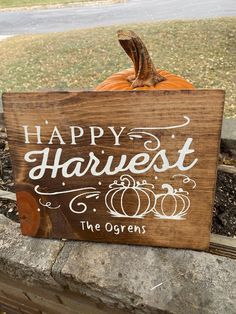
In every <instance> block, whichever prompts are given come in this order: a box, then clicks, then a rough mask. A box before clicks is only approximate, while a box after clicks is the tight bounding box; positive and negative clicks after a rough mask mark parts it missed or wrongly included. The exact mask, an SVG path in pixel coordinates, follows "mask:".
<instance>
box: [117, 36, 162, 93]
mask: <svg viewBox="0 0 236 314" xmlns="http://www.w3.org/2000/svg"><path fill="white" fill-rule="evenodd" d="M117 36H118V40H119V43H120V45H121V46H122V48H123V49H124V50H125V52H126V53H127V55H128V56H129V57H130V59H131V60H132V62H133V64H134V70H135V76H134V77H130V78H128V80H129V81H130V82H132V88H136V87H142V86H155V85H156V84H157V83H159V82H161V81H164V80H165V78H164V77H163V76H161V75H160V74H158V73H157V71H156V68H155V66H154V64H153V62H152V59H151V57H150V55H149V53H148V51H147V48H146V46H145V45H144V43H143V42H142V40H141V39H140V38H139V36H138V35H136V34H135V33H134V32H133V31H123V30H119V31H118V32H117Z"/></svg>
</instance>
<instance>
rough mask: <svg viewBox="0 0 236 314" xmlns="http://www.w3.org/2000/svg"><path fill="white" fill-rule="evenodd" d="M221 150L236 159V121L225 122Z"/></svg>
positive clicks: (227, 120)
mask: <svg viewBox="0 0 236 314" xmlns="http://www.w3.org/2000/svg"><path fill="white" fill-rule="evenodd" d="M221 149H222V150H223V151H225V152H226V153H230V154H231V155H232V156H235V157H236V119H224V120H223V126H222V132H221Z"/></svg>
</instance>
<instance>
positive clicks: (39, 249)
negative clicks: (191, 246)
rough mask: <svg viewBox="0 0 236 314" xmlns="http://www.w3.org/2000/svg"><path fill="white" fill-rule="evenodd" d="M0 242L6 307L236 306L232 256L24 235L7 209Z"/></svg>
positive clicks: (0, 292) (233, 309)
mask: <svg viewBox="0 0 236 314" xmlns="http://www.w3.org/2000/svg"><path fill="white" fill-rule="evenodd" d="M0 244H1V250H0V282H1V283H0V303H1V304H3V309H5V310H6V309H7V308H9V307H11V312H9V313H24V314H26V313H32V314H34V313H49V314H50V313H52V314H57V313H58V314H60V313H68V314H70V313H72V314H73V313H77V314H93V313H94V314H96V313H97V314H101V313H114V314H115V313H137V314H144V313H155V314H158V313H172V314H175V313H176V314H189V313H191V314H198V313H199V314H200V313H201V314H208V313H209V314H210V313H212V314H223V313H224V314H233V313H236V302H235V300H236V272H235V270H236V261H235V260H233V259H230V258H226V257H221V256H217V255H212V254H209V253H205V252H197V251H191V250H175V249H164V248H152V247H144V246H134V245H132V246H129V245H112V244H98V243H88V242H79V241H77V242H73V241H59V240H47V239H42V240H41V239H36V238H30V237H24V236H22V235H21V234H20V229H19V224H17V223H14V222H12V221H11V220H9V219H7V218H6V217H4V216H3V215H0ZM4 306H5V307H4ZM19 308H20V309H21V312H19ZM36 309H37V311H36ZM14 311H15V312H14ZM17 311H18V312H17ZM27 311H28V312H27ZM34 311H35V312H34Z"/></svg>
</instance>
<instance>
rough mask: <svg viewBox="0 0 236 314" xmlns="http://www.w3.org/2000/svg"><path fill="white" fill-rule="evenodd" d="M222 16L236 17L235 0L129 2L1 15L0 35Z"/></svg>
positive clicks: (12, 12)
mask: <svg viewBox="0 0 236 314" xmlns="http://www.w3.org/2000/svg"><path fill="white" fill-rule="evenodd" d="M219 16H236V0H128V1H127V2H126V3H120V4H114V5H104V6H87V7H80V6H77V7H76V6H75V7H65V8H60V9H59V8H58V9H44V10H41V9H37V10H24V11H5V12H0V35H15V34H30V33H48V32H61V31H67V30H71V29H78V28H89V27H96V26H107V25H113V24H124V23H134V22H145V21H158V20H168V19H195V18H208V17H219Z"/></svg>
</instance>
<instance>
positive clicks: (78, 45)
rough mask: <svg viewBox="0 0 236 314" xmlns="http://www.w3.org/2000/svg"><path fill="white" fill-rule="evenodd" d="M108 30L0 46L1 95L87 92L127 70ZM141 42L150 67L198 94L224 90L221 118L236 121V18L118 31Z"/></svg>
mask: <svg viewBox="0 0 236 314" xmlns="http://www.w3.org/2000/svg"><path fill="white" fill-rule="evenodd" d="M119 28H120V27H117V26H112V27H105V28H96V29H89V30H79V31H72V32H67V33H58V34H50V35H34V36H20V37H15V38H11V39H8V40H6V41H3V42H1V43H0V55H1V62H0V73H1V75H0V89H1V91H30V90H40V89H57V90H63V89H68V88H70V89H92V88H94V87H95V86H96V85H97V84H98V83H99V82H101V81H103V80H104V79H105V78H106V77H107V76H109V75H110V74H112V73H114V72H116V71H119V70H122V69H125V68H127V67H130V62H129V60H128V58H127V56H126V55H125V53H124V52H123V50H122V49H121V47H120V46H119V43H118V41H117V39H116V30H117V29H119ZM123 28H124V29H132V30H134V31H136V32H137V33H138V34H140V36H141V37H142V38H143V39H144V42H145V43H146V45H147V47H148V49H149V52H150V54H151V55H152V57H153V60H154V63H155V65H156V66H157V67H159V68H161V69H166V70H168V71H171V72H173V73H175V74H178V75H181V76H183V77H185V78H186V79H187V80H189V81H190V82H192V83H193V84H194V85H195V86H196V87H197V88H223V89H225V90H226V93H227V94H226V105H225V116H226V117H236V86H235V85H236V41H235V38H236V18H220V19H209V20H199V21H171V22H158V23H148V24H147V23H145V24H139V25H129V26H123Z"/></svg>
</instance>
